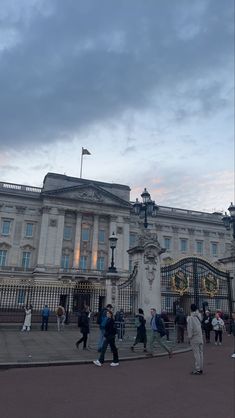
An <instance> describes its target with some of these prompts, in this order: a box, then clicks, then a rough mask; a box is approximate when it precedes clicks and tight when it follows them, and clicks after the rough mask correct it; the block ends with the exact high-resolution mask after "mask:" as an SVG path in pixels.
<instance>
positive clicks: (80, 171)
mask: <svg viewBox="0 0 235 418" xmlns="http://www.w3.org/2000/svg"><path fill="white" fill-rule="evenodd" d="M82 163H83V147H82V155H81V167H80V179H81V178H82Z"/></svg>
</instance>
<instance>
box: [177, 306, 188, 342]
mask: <svg viewBox="0 0 235 418" xmlns="http://www.w3.org/2000/svg"><path fill="white" fill-rule="evenodd" d="M175 325H176V331H177V342H178V344H180V343H183V342H184V331H185V329H186V326H187V319H186V315H185V314H184V310H183V308H179V310H178V312H177V314H176V317H175Z"/></svg>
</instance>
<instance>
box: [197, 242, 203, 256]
mask: <svg viewBox="0 0 235 418" xmlns="http://www.w3.org/2000/svg"><path fill="white" fill-rule="evenodd" d="M196 252H197V253H198V254H203V242H202V241H196Z"/></svg>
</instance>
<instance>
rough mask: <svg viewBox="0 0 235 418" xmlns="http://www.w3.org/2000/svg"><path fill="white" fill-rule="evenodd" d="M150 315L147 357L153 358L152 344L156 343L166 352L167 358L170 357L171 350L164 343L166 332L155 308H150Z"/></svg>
mask: <svg viewBox="0 0 235 418" xmlns="http://www.w3.org/2000/svg"><path fill="white" fill-rule="evenodd" d="M150 314H151V321H150V326H151V336H150V342H149V348H150V350H149V355H150V356H153V350H154V342H155V341H157V343H158V344H159V345H160V346H161V347H162V348H164V350H166V351H167V352H168V355H169V358H171V357H172V350H171V349H170V348H169V347H168V346H167V344H166V343H165V339H166V331H165V326H164V322H163V320H162V318H161V315H158V314H157V311H156V309H155V308H151V310H150Z"/></svg>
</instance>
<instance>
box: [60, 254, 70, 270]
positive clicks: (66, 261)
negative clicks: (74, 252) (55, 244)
mask: <svg viewBox="0 0 235 418" xmlns="http://www.w3.org/2000/svg"><path fill="white" fill-rule="evenodd" d="M61 268H62V269H69V255H67V254H63V255H62V257H61Z"/></svg>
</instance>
